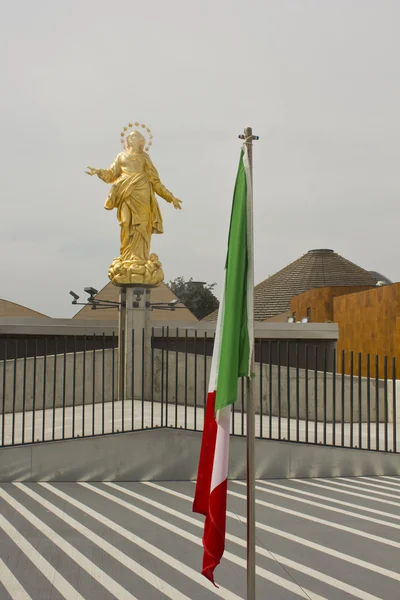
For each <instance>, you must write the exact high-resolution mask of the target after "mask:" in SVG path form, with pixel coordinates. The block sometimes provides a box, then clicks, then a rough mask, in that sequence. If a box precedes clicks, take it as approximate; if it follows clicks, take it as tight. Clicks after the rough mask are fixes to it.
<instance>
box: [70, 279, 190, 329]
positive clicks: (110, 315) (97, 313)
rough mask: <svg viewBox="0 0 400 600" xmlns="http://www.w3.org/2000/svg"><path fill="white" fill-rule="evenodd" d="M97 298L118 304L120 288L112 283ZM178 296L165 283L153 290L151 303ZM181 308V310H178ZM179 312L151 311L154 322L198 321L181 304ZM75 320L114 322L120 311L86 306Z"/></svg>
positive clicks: (179, 304)
mask: <svg viewBox="0 0 400 600" xmlns="http://www.w3.org/2000/svg"><path fill="white" fill-rule="evenodd" d="M96 298H97V299H98V300H113V301H114V302H118V299H119V288H118V287H116V286H115V285H113V284H112V283H111V281H110V282H109V283H108V284H107V285H106V286H105V287H103V289H102V290H100V291H99V293H98V294H97V296H96ZM175 299H176V296H175V294H174V293H173V292H171V290H170V289H169V287H167V286H166V285H165V283H160V285H159V286H158V287H155V288H151V292H150V302H160V303H162V302H170V301H171V300H175ZM178 307H181V308H178ZM177 308H178V310H175V311H166V310H160V309H157V308H155V309H153V310H152V311H151V319H152V321H160V320H161V321H165V320H168V321H179V320H180V321H193V322H196V321H197V320H198V319H196V317H195V316H194V314H193V313H192V312H191V311H190V310H189V309H188V308H186V306H185V305H184V304H183V303H182V302H179V303H178V304H177ZM73 318H74V319H96V320H100V319H105V320H112V319H118V310H117V309H116V308H110V309H109V310H92V307H91V306H84V307H83V308H82V309H81V310H79V311H78V312H77V313H76V315H75V316H74V317H73Z"/></svg>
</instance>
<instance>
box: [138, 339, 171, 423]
mask: <svg viewBox="0 0 400 600" xmlns="http://www.w3.org/2000/svg"><path fill="white" fill-rule="evenodd" d="M144 333H145V332H144V327H143V329H142V376H141V382H142V394H141V395H142V429H144V402H145V398H144V377H145V369H144V363H145V360H146V357H145V354H146V353H145V351H144ZM167 381H168V375H167ZM167 387H168V384H167Z"/></svg>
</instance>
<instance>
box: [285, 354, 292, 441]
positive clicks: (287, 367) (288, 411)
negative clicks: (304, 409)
mask: <svg viewBox="0 0 400 600" xmlns="http://www.w3.org/2000/svg"><path fill="white" fill-rule="evenodd" d="M286 395H287V439H288V441H289V442H290V417H291V411H290V345H289V342H286Z"/></svg>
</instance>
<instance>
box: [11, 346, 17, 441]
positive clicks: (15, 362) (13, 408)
mask: <svg viewBox="0 0 400 600" xmlns="http://www.w3.org/2000/svg"><path fill="white" fill-rule="evenodd" d="M17 357H18V341H17V340H15V354H14V379H13V405H12V422H13V425H12V434H11V445H12V446H14V443H15V407H16V401H17Z"/></svg>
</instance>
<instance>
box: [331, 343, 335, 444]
mask: <svg viewBox="0 0 400 600" xmlns="http://www.w3.org/2000/svg"><path fill="white" fill-rule="evenodd" d="M332 446H336V348H334V349H333V356H332Z"/></svg>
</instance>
